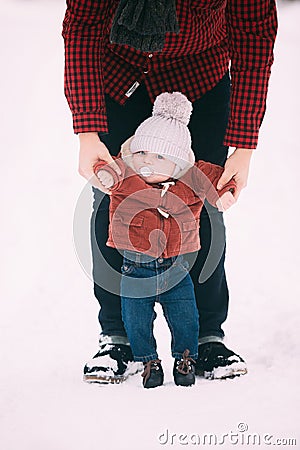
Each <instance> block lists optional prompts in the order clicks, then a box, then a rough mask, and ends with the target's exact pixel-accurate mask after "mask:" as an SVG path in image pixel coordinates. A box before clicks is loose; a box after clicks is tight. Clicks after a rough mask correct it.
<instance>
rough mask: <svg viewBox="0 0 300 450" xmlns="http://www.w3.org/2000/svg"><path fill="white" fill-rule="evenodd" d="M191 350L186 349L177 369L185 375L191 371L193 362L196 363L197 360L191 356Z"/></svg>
mask: <svg viewBox="0 0 300 450" xmlns="http://www.w3.org/2000/svg"><path fill="white" fill-rule="evenodd" d="M189 354H190V351H189V350H188V349H186V350H184V352H183V355H182V358H181V359H180V360H179V361H177V365H176V370H177V372H179V373H182V374H183V375H186V374H188V373H189V372H190V371H191V364H192V363H193V364H196V361H194V360H193V358H191V357H190V356H189Z"/></svg>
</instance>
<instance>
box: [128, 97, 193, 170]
mask: <svg viewBox="0 0 300 450" xmlns="http://www.w3.org/2000/svg"><path fill="white" fill-rule="evenodd" d="M192 109H193V107H192V103H191V102H190V101H189V100H188V99H187V98H186V96H185V95H183V94H182V93H181V92H172V93H169V92H164V93H162V94H160V95H158V97H157V98H156V99H155V102H154V105H153V111H152V116H151V117H149V118H148V119H146V120H145V121H144V122H142V123H141V124H140V125H139V127H138V128H137V130H136V132H135V134H134V136H133V138H132V140H131V142H130V151H131V153H137V152H139V151H141V150H146V151H149V152H151V153H158V154H160V155H163V156H164V157H165V158H167V159H170V160H171V161H173V162H174V163H175V164H176V166H177V167H176V169H175V172H174V174H173V176H174V175H176V174H178V172H180V171H182V170H184V169H186V168H187V167H190V166H192V165H193V164H194V162H195V155H194V152H193V150H192V146H191V145H192V141H191V134H190V132H189V129H188V127H187V125H188V123H189V120H190V116H191V113H192Z"/></svg>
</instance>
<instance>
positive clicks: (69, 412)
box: [0, 0, 300, 450]
mask: <svg viewBox="0 0 300 450" xmlns="http://www.w3.org/2000/svg"><path fill="white" fill-rule="evenodd" d="M64 8H65V6H64V2H63V1H58V0H52V1H51V0H48V1H34V0H31V1H30V0H27V1H26V0H23V1H21V0H19V1H18V0H10V1H9V0H6V1H3V0H2V1H0V9H1V28H0V42H1V63H2V64H1V67H2V70H1V74H0V80H1V83H0V91H1V92H0V95H1V106H0V108H1V127H2V131H1V138H0V139H1V140H0V142H1V147H2V150H1V167H2V174H1V182H2V188H1V190H0V195H1V201H2V206H1V212H2V218H1V228H2V230H1V255H2V258H1V259H2V263H1V278H2V279H1V306H0V308H1V310H0V318H1V319H0V320H1V341H0V342H1V350H0V351H1V359H0V361H1V371H0V380H1V381H0V393H1V410H0V427H1V431H0V442H1V444H0V445H1V448H2V449H3V450H19V449H20V450H79V449H85V448H86V449H88V450H100V449H105V450H115V449H123V450H127V449H134V450H135V449H140V448H142V449H143V450H148V449H149V450H150V449H151V450H153V449H159V448H164V447H167V448H174V449H175V448H176V449H177V448H182V447H183V446H185V447H192V448H193V447H196V446H199V447H201V445H202V446H204V447H212V445H209V439H208V438H207V440H206V441H204V442H203V439H204V435H205V434H209V433H211V434H214V435H215V436H216V437H212V438H211V439H212V441H211V442H212V443H215V444H216V446H219V447H220V448H224V449H228V450H229V449H231V448H234V447H235V448H243V447H250V448H256V447H261V448H264V447H266V446H268V445H273V446H278V445H279V444H281V445H284V446H285V447H287V448H300V436H299V403H298V402H299V381H298V377H299V369H300V366H299V316H300V307H299V301H300V288H299V250H300V248H299V247H300V246H299V228H298V226H299V224H298V222H299V197H298V191H299V187H298V183H297V180H298V179H299V178H298V177H299V174H298V164H299V163H300V156H299V151H300V144H299V138H298V130H299V123H300V117H299V101H300V96H299V70H300V61H299V56H298V54H299V38H300V29H299V15H300V3H298V2H291V3H288V4H287V3H285V4H283V3H282V4H279V19H280V29H279V35H278V40H277V43H276V63H275V65H274V68H273V74H272V79H271V84H270V93H269V99H268V112H267V115H266V118H265V121H264V124H263V128H262V131H261V137H260V145H259V149H258V150H257V152H256V153H255V156H254V157H253V161H252V167H251V174H250V178H249V184H248V187H247V189H246V190H245V191H244V192H243V194H242V196H241V197H240V202H239V203H238V205H236V206H235V207H234V208H232V210H230V211H228V212H227V213H226V222H227V225H228V231H227V234H228V256H227V273H228V281H229V286H230V291H231V308H230V316H229V319H228V320H227V322H226V326H225V331H226V332H227V344H228V345H229V346H231V347H233V348H234V349H235V350H236V351H238V352H239V353H240V354H241V355H243V356H244V357H245V359H246V360H247V362H248V365H249V374H248V375H247V376H244V377H241V378H239V379H235V380H228V381H208V380H202V379H199V378H198V379H197V385H196V386H195V387H194V388H190V389H186V388H179V387H175V385H174V384H173V382H172V376H171V366H172V360H171V358H170V356H169V344H170V337H169V332H168V330H167V327H166V325H165V323H164V321H163V320H162V318H161V315H160V316H159V318H158V320H157V324H156V332H157V336H158V340H159V350H160V355H161V357H162V359H163V361H164V366H165V367H166V383H165V385H164V386H163V387H161V388H158V389H155V390H151V391H147V390H145V389H143V388H142V387H141V381H140V376H139V375H137V376H135V377H132V378H131V379H130V380H129V381H128V382H127V383H126V384H123V385H120V386H106V387H99V386H94V385H87V384H84V383H83V382H82V366H83V364H84V362H85V360H86V358H87V357H90V356H92V354H93V352H95V351H96V348H97V335H98V324H97V312H98V308H97V302H96V301H95V300H94V298H93V295H92V287H91V282H90V280H89V278H88V277H87V276H86V275H85V273H84V272H83V271H82V269H81V267H80V265H79V264H78V261H77V259H76V256H75V253H74V248H73V242H72V239H73V237H72V226H73V223H72V221H73V212H74V209H75V205H76V202H77V199H78V197H79V195H80V193H81V191H82V189H83V187H84V181H83V180H82V179H81V178H80V177H79V175H78V174H77V149H78V144H77V138H76V137H75V136H73V134H72V125H71V117H70V113H69V110H68V107H67V104H66V101H65V99H64V96H63V84H62V83H63V81H62V77H63V43H62V39H61V37H60V32H61V22H62V18H63V14H64ZM83 226H86V227H87V220H86V223H85V224H84V225H83ZM297 424H298V425H297ZM226 433H228V434H229V436H228V437H225V443H222V435H223V434H226ZM230 433H232V434H230ZM255 433H256V437H255V436H254V434H255ZM181 434H182V436H180V435H181ZM172 435H173V437H172ZM265 435H267V436H265ZM248 438H249V440H250V445H246V444H247V439H248ZM214 439H217V441H215V440H214ZM230 439H231V440H230ZM255 439H256V440H255ZM259 439H260V446H258V442H259ZM277 439H282V440H281V441H277ZM289 439H297V444H296V445H288V440H289ZM253 442H254V443H255V442H256V444H257V445H252V444H253ZM204 443H206V445H203V444H204ZM251 443H252V444H251ZM290 443H291V442H290Z"/></svg>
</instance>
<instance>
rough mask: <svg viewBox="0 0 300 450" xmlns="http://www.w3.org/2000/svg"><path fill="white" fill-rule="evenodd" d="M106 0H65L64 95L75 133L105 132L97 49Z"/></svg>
mask: <svg viewBox="0 0 300 450" xmlns="http://www.w3.org/2000/svg"><path fill="white" fill-rule="evenodd" d="M108 3H109V2H103V1H94V0H81V1H76V0H67V11H66V15H65V18H64V22H63V32H62V35H63V37H64V41H65V75H64V76H65V95H66V97H67V100H68V103H69V106H70V109H71V111H72V113H73V126H74V132H75V133H79V132H85V131H97V132H98V131H104V132H106V131H107V124H106V110H105V102H104V89H103V74H102V70H101V67H100V64H101V63H100V61H101V58H100V52H101V44H102V39H101V38H102V35H103V28H104V19H105V15H106V12H107V4H108Z"/></svg>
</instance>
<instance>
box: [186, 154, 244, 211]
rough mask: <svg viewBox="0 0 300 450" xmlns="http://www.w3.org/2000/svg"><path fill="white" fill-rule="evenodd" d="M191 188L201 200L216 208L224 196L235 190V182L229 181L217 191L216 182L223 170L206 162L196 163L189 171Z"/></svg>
mask: <svg viewBox="0 0 300 450" xmlns="http://www.w3.org/2000/svg"><path fill="white" fill-rule="evenodd" d="M191 171H192V172H191V175H192V177H191V185H190V186H191V188H192V189H193V191H194V192H195V193H196V194H197V195H198V196H199V197H200V198H202V199H203V200H204V199H205V198H207V200H208V201H209V203H210V204H211V205H212V206H215V207H216V202H217V201H218V199H219V198H220V197H221V195H223V194H224V192H227V191H230V192H232V193H234V192H235V190H236V182H235V181H234V180H230V181H229V182H228V183H226V184H225V185H224V186H223V188H222V189H220V190H218V191H217V184H218V181H219V179H220V177H221V175H222V173H223V172H224V168H223V167H221V166H218V165H216V164H212V163H209V162H206V161H197V162H196V163H195V165H194V167H193V168H192V169H191Z"/></svg>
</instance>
